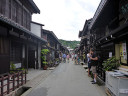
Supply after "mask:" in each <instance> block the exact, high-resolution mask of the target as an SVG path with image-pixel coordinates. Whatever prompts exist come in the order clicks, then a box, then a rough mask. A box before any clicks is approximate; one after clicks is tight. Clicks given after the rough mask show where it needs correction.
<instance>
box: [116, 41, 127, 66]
mask: <svg viewBox="0 0 128 96" xmlns="http://www.w3.org/2000/svg"><path fill="white" fill-rule="evenodd" d="M115 53H116V54H115V55H116V58H117V59H120V62H121V64H125V65H126V64H127V48H126V42H120V43H119V44H115Z"/></svg>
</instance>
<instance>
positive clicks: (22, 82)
mask: <svg viewBox="0 0 128 96" xmlns="http://www.w3.org/2000/svg"><path fill="white" fill-rule="evenodd" d="M21 85H23V71H22V73H21Z"/></svg>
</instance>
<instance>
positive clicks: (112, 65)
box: [102, 57, 120, 71]
mask: <svg viewBox="0 0 128 96" xmlns="http://www.w3.org/2000/svg"><path fill="white" fill-rule="evenodd" d="M102 65H103V68H104V70H105V71H112V69H118V67H119V66H120V63H119V60H118V59H116V58H115V57H111V58H108V59H107V60H106V61H103V64H102Z"/></svg>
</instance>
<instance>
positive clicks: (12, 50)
mask: <svg viewBox="0 0 128 96" xmlns="http://www.w3.org/2000/svg"><path fill="white" fill-rule="evenodd" d="M33 13H40V10H39V9H38V7H37V6H36V5H35V3H34V2H33V0H0V62H1V63H0V74H2V73H6V72H9V70H10V63H11V62H13V63H14V64H17V65H20V66H19V67H24V68H28V67H30V68H35V66H36V68H37V64H35V65H33V64H32V63H31V60H30V59H33V60H34V61H33V62H35V63H38V61H37V60H36V58H35V57H36V56H38V55H36V56H35V54H37V53H38V52H36V51H38V48H37V47H38V43H42V44H44V43H45V42H46V41H45V40H44V39H41V38H39V37H38V36H36V35H34V34H33V33H31V31H30V27H31V25H30V22H31V17H32V14H33ZM31 56H32V57H31ZM29 58H30V59H29ZM31 65H32V66H31Z"/></svg>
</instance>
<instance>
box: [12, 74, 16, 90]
mask: <svg viewBox="0 0 128 96" xmlns="http://www.w3.org/2000/svg"><path fill="white" fill-rule="evenodd" d="M12 76H13V77H12V78H13V91H14V90H15V73H14V74H13V75H12Z"/></svg>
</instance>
